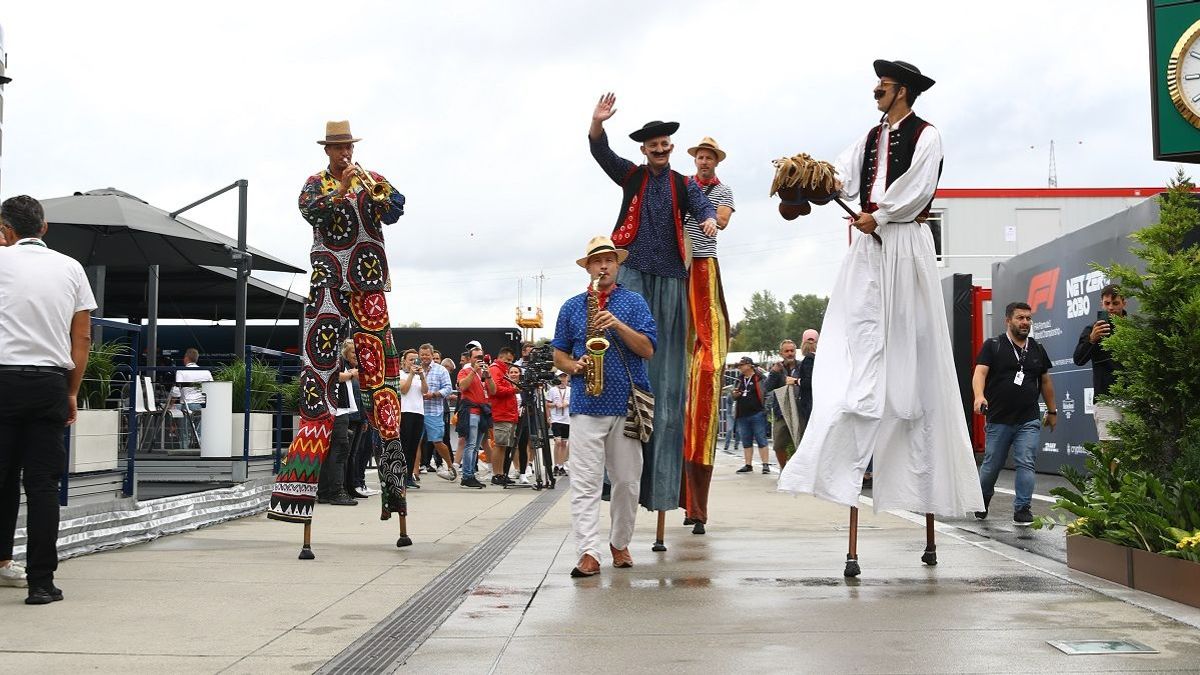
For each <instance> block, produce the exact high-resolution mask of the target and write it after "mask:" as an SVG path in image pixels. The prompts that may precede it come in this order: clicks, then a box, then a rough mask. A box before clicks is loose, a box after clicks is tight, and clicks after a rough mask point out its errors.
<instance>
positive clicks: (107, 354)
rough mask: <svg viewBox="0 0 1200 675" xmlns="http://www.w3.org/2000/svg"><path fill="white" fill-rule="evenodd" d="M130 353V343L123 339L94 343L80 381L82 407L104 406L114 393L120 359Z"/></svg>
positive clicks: (80, 405)
mask: <svg viewBox="0 0 1200 675" xmlns="http://www.w3.org/2000/svg"><path fill="white" fill-rule="evenodd" d="M129 354H130V349H129V345H128V344H126V343H125V342H124V341H122V340H111V341H109V342H101V343H98V344H93V345H92V348H91V350H89V351H88V362H87V367H86V368H84V369H83V381H82V382H80V383H79V396H78V397H77V399H76V400H77V401H78V403H79V407H80V408H103V407H105V405H107V402H108V397H109V395H111V394H112V379H113V375H114V374H115V373H116V372H117V366H119V365H120V363H119V360H120V359H121V358H122V357H127V356H129Z"/></svg>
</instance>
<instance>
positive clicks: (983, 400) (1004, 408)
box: [971, 302, 1058, 526]
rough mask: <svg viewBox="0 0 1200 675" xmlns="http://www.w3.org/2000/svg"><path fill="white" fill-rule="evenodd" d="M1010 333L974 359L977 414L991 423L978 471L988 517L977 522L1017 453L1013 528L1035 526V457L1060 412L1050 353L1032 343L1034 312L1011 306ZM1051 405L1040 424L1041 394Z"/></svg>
mask: <svg viewBox="0 0 1200 675" xmlns="http://www.w3.org/2000/svg"><path fill="white" fill-rule="evenodd" d="M1004 321H1005V323H1006V324H1007V326H1008V330H1007V331H1005V332H1004V334H1003V335H1000V336H999V337H994V338H988V339H987V340H986V341H985V342H984V343H983V347H982V348H981V349H980V350H979V356H978V357H976V359H975V363H976V365H975V375H974V377H972V378H971V386H972V388H973V389H974V390H975V410H976V412H980V413H982V414H984V415H985V416H986V417H987V445H986V447H985V449H984V453H983V465H981V466H980V467H979V485H980V487H981V488H983V509H984V510H983V511H976V512H975V517H976V518H978V519H980V520H983V519H984V518H987V515H988V512H987V507H988V504H989V503H990V502H991V500H992V495H993V494H994V493H995V491H996V478H997V477H998V476H999V475H1000V469H1003V468H1004V463H1005V462H1006V461H1008V451H1009V448H1010V447H1011V448H1012V450H1013V463H1014V464H1016V466H1017V480H1016V486H1015V488H1016V493H1017V495H1016V497H1015V498H1014V499H1013V524H1014V525H1020V526H1028V525H1031V524H1033V512H1032V511H1031V509H1030V503H1031V502H1032V500H1033V483H1034V474H1033V466H1034V457H1035V456H1036V453H1037V445H1038V439H1039V438H1040V436H1041V432H1042V424H1043V423H1045V425H1046V426H1048V427H1050V430H1051V431H1053V430H1054V425H1055V424H1056V423H1057V421H1058V411H1057V410H1056V409H1055V407H1056V406H1055V403H1054V383H1053V381H1052V380H1051V379H1050V357H1049V355H1047V354H1046V350H1045V348H1043V347H1042V345H1040V344H1038V342H1037V341H1036V340H1034V339H1033V338H1031V337H1029V328H1030V326H1031V325H1032V324H1033V312H1032V311H1031V310H1030V308H1029V305H1027V304H1025V303H1023V302H1010V303H1009V304H1008V307H1006V308H1005V309H1004ZM1039 393H1040V394H1041V395H1042V398H1044V399H1045V401H1046V416H1045V418H1044V420H1041V419H1039V417H1040V415H1039V414H1038V412H1039V411H1038V403H1037V399H1038V394H1039Z"/></svg>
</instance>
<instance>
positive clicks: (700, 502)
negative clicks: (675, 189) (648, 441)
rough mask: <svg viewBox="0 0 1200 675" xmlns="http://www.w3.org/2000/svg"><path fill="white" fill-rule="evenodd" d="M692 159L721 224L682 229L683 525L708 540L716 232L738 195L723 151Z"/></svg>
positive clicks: (719, 368) (714, 408) (716, 399)
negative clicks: (685, 325)
mask: <svg viewBox="0 0 1200 675" xmlns="http://www.w3.org/2000/svg"><path fill="white" fill-rule="evenodd" d="M688 154H689V155H691V156H692V157H695V158H696V175H695V176H692V177H691V178H689V179H688V181H689V182H691V183H695V184H696V185H697V186H699V187H700V190H701V191H703V192H704V196H705V197H708V201H710V202H711V203H712V205H713V207H714V208H716V211H717V219H716V223H714V224H712V225H708V226H705V227H701V226H700V223H699V222H697V221H696V219H695V218H693V217H692V214H690V213H686V214H684V217H683V227H684V229H685V230H686V231H687V235H688V237H689V238H690V239H691V242H692V267H691V270H690V271H689V273H688V307H689V308H690V310H691V319H692V329H691V331H689V338H691V339H690V342H691V348H692V361H691V365H690V367H689V370H688V389H687V407H686V409H685V411H684V423H683V485H682V486H681V488H680V494H679V506H681V507H682V508H683V510H684V519H683V524H684V525H691V526H692V534H704V532H705V524H707V523H708V487H709V484H710V483H711V482H712V469H713V460H714V459H715V458H716V454H717V413H718V412H720V407H721V384H722V382H721V380H722V379H723V378H724V376H725V372H724V371H725V355H726V354H727V353H728V351H729V311H728V310H727V309H726V308H725V293H724V291H723V289H722V287H721V268H720V266H718V265H717V232H718V231H720V230H724V229H725V228H726V227H728V226H729V218H730V217H731V216H732V215H733V211H734V204H733V190H731V189H729V186H728V185H726V184H725V183H722V182H721V179H720V178H717V165H718V164H720V163H721V162H723V161H724V160H725V151H724V150H722V149H721V146H719V145H717V142H716V141H715V140H714V139H712V138H711V137H708V136H705V137H704V138H703V139H701V140H700V142H699V143H697V144H696V145H695V146H693V147H690V148H688ZM764 470H765V467H764Z"/></svg>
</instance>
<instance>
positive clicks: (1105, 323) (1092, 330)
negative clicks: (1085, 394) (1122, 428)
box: [1075, 284, 1125, 441]
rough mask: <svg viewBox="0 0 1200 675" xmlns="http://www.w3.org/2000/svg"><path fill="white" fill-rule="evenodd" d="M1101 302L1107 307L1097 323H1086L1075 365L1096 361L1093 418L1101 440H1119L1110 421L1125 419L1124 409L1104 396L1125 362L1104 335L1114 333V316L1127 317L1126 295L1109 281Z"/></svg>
mask: <svg viewBox="0 0 1200 675" xmlns="http://www.w3.org/2000/svg"><path fill="white" fill-rule="evenodd" d="M1100 302H1101V304H1102V305H1103V306H1104V309H1103V310H1102V311H1100V312H1097V317H1096V318H1097V321H1096V323H1094V324H1092V325H1090V326H1086V327H1084V329H1083V332H1081V333H1080V334H1079V344H1077V345H1076V346H1075V365H1077V366H1084V365H1087V363H1088V361H1091V362H1092V388H1093V391H1092V395H1093V397H1094V398H1093V403H1092V419H1094V420H1095V422H1096V436H1097V438H1098V439H1099V440H1101V441H1111V440H1115V439H1114V437H1113V436H1112V434H1110V433H1109V432H1108V423H1109V422H1116V421H1119V420H1120V419H1121V410H1120V409H1119V408H1118V407H1117V406H1115V405H1113V404H1112V403H1110V402H1107V401H1106V402H1104V403H1101V402H1100V399H1101V398H1102V397H1107V396H1108V392H1109V389H1111V388H1112V385H1113V382H1114V381H1116V379H1117V370H1119V369H1120V368H1121V364H1119V363H1117V362H1116V361H1114V360H1113V358H1112V355H1111V354H1109V353H1108V351H1107V350H1106V349H1104V338H1106V337H1108V336H1109V335H1112V332H1113V328H1114V326H1113V322H1112V318H1111V317H1113V316H1125V298H1124V297H1123V296H1122V295H1121V291H1120V289H1118V288H1117V287H1116V286H1115V285H1113V284H1109V285H1107V286H1105V287H1104V288H1102V289H1100Z"/></svg>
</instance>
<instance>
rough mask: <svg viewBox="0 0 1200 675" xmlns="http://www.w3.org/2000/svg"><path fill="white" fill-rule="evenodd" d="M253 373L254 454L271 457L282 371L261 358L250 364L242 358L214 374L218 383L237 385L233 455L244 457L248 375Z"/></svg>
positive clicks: (251, 417)
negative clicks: (242, 451) (276, 400)
mask: <svg viewBox="0 0 1200 675" xmlns="http://www.w3.org/2000/svg"><path fill="white" fill-rule="evenodd" d="M247 370H248V371H249V374H250V454H251V455H268V454H271V452H272V451H273V438H272V436H273V434H272V433H271V432H272V426H273V419H274V410H275V394H276V393H277V392H278V391H279V370H278V369H276V368H274V367H273V366H271V365H269V364H266V363H263V362H262V361H259V360H258V359H253V360H251V362H250V368H249V369H247V367H246V362H245V360H243V359H238V360H237V361H234V362H233V363H230V364H229V365H227V366H225V367H223V368H221V369H219V370H216V371H214V372H213V379H214V380H216V381H218V382H230V383H232V385H233V409H232V411H231V413H232V414H233V431H232V439H231V441H232V446H231V447H232V448H233V450H232V452H233V454H234V455H235V456H239V455H240V454H241V452H240V450H241V449H242V448H243V443H244V437H245V428H246V426H245V425H246V414H245V413H246V394H245V391H246V373H247Z"/></svg>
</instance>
